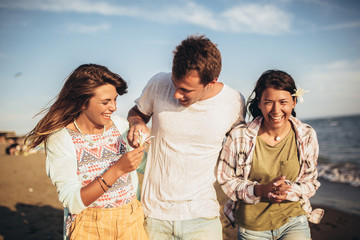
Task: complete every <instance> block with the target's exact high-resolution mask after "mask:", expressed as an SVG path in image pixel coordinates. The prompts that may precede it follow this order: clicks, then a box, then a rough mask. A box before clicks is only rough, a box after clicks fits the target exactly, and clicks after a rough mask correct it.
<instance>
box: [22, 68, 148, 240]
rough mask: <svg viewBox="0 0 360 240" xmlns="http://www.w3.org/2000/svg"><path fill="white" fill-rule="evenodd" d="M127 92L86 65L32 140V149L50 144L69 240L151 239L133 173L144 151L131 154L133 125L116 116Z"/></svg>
mask: <svg viewBox="0 0 360 240" xmlns="http://www.w3.org/2000/svg"><path fill="white" fill-rule="evenodd" d="M126 92H127V84H126V82H125V81H124V80H123V79H122V78H121V77H120V76H119V75H117V74H115V73H113V72H111V71H109V70H108V69H107V68H106V67H104V66H100V65H96V64H84V65H81V66H79V67H78V68H77V69H76V70H75V71H74V72H72V74H71V75H70V76H69V77H68V78H67V80H66V82H65V84H64V86H63V88H62V90H61V91H60V93H59V94H58V97H57V99H56V100H55V102H54V103H53V104H52V105H51V106H50V107H49V108H48V109H46V110H44V112H45V116H44V117H43V118H42V119H41V120H40V121H39V123H38V124H37V125H36V127H35V128H34V129H33V130H32V131H31V132H30V134H29V135H28V137H27V140H28V142H29V147H30V148H34V147H36V146H38V145H39V144H42V143H44V144H45V149H46V172H47V174H48V176H49V177H50V178H51V180H52V183H53V184H54V185H55V186H56V188H57V192H58V197H59V200H60V201H61V202H62V203H63V205H64V215H65V222H64V238H65V239H66V238H68V239H82V238H86V239H147V236H146V233H145V230H144V227H143V220H144V215H143V210H142V207H141V204H140V202H139V201H138V200H137V199H136V190H137V186H138V183H137V181H138V179H137V175H136V172H134V170H136V169H137V168H138V166H139V164H140V162H141V160H142V158H143V150H144V147H143V146H141V147H138V148H136V149H134V150H131V147H130V146H129V145H128V143H127V139H126V136H127V132H128V126H129V125H128V122H127V121H126V120H125V119H122V118H120V117H117V116H114V115H112V114H113V113H114V112H115V111H116V100H117V97H118V95H123V94H124V93H126Z"/></svg>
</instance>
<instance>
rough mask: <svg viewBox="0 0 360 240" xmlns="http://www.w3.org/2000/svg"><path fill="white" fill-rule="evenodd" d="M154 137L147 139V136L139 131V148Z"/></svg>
mask: <svg viewBox="0 0 360 240" xmlns="http://www.w3.org/2000/svg"><path fill="white" fill-rule="evenodd" d="M153 137H154V136H151V137H149V135H148V134H146V133H143V132H142V131H140V130H139V138H138V143H139V144H140V147H141V146H142V145H144V144H145V143H146V141H148V140H149V139H151V138H153Z"/></svg>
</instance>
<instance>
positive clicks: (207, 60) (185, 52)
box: [172, 35, 221, 86]
mask: <svg viewBox="0 0 360 240" xmlns="http://www.w3.org/2000/svg"><path fill="white" fill-rule="evenodd" d="M173 53H174V59H173V66H172V74H173V76H174V77H175V78H177V79H181V78H183V77H186V76H187V75H188V74H190V73H191V72H193V71H197V73H198V74H199V77H200V81H201V83H202V84H203V85H204V86H206V85H207V84H208V83H210V82H212V81H213V80H214V79H217V78H218V77H219V75H220V72H221V54H220V51H219V49H218V48H217V47H216V44H214V43H212V42H211V41H210V39H208V38H207V37H205V36H204V35H191V36H189V37H187V38H186V39H185V40H183V41H182V42H181V44H180V45H178V46H177V47H176V48H175V50H174V51H173Z"/></svg>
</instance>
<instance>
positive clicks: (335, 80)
mask: <svg viewBox="0 0 360 240" xmlns="http://www.w3.org/2000/svg"><path fill="white" fill-rule="evenodd" d="M306 78H307V79H308V80H309V81H311V82H312V84H313V88H315V89H317V90H319V91H320V92H321V93H322V94H324V97H325V98H326V97H328V96H332V97H336V98H337V99H346V98H349V97H354V98H355V97H356V98H360V96H359V91H360V59H357V60H355V61H349V60H341V61H336V62H332V63H328V64H326V65H323V66H317V68H316V70H314V71H313V72H312V73H310V74H309V75H308V76H307V77H306Z"/></svg>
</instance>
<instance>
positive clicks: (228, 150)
mask: <svg viewBox="0 0 360 240" xmlns="http://www.w3.org/2000/svg"><path fill="white" fill-rule="evenodd" d="M235 131H236V132H235ZM236 135H240V131H239V128H236V129H234V130H233V131H231V133H230V135H229V136H228V137H227V139H226V141H225V144H224V146H223V149H222V151H221V153H220V157H219V161H218V167H217V180H218V182H219V184H220V185H221V187H222V189H223V191H224V192H225V194H226V195H227V196H228V197H229V198H230V199H231V200H232V201H237V200H241V201H244V202H245V203H248V204H256V203H258V202H259V201H260V197H257V196H255V193H254V187H255V185H257V184H258V183H257V182H252V181H249V180H247V179H246V178H247V177H245V176H244V172H245V168H250V167H251V163H249V161H248V163H246V162H245V159H246V157H248V156H246V152H245V151H244V150H243V151H242V152H240V150H239V149H240V147H239V145H240V144H244V142H241V141H240V136H239V137H238V136H236ZM241 140H242V141H247V139H241ZM247 144H250V142H248V143H247ZM249 164H250V165H249Z"/></svg>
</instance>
